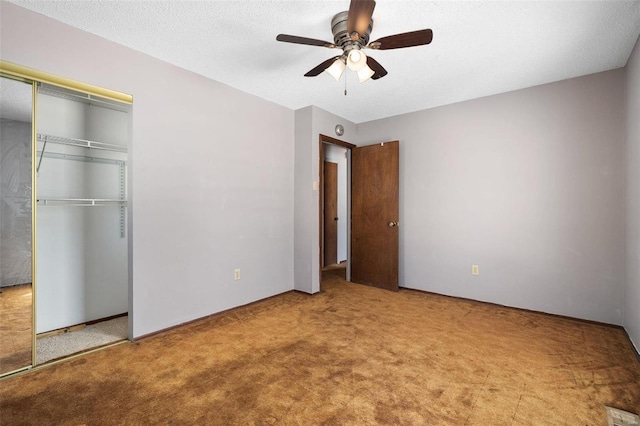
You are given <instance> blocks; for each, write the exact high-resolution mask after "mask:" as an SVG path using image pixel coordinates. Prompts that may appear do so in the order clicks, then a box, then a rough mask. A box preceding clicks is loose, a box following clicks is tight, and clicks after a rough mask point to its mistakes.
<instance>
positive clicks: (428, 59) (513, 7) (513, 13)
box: [12, 0, 640, 123]
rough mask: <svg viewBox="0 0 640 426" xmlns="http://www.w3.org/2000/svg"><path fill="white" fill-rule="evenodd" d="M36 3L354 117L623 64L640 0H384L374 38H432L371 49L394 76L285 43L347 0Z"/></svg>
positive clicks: (249, 88) (309, 33)
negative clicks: (367, 75) (426, 32)
mask: <svg viewBox="0 0 640 426" xmlns="http://www.w3.org/2000/svg"><path fill="white" fill-rule="evenodd" d="M12 1H13V2H14V3H16V4H18V5H20V6H22V7H25V8H27V9H31V10H33V11H36V12H39V13H42V14H44V15H47V16H50V17H51V18H54V19H56V20H59V21H62V22H65V23H67V24H69V25H72V26H74V27H77V28H80V29H82V30H85V31H88V32H91V33H94V34H97V35H99V36H101V37H104V38H106V39H109V40H113V41H115V42H117V43H120V44H122V45H125V46H128V47H131V48H133V49H135V50H138V51H141V52H145V53H147V54H149V55H151V56H154V57H156V58H159V59H162V60H164V61H167V62H170V63H172V64H175V65H178V66H180V67H183V68H186V69H189V70H192V71H194V72H196V73H199V74H202V75H204V76H207V77H210V78H212V79H214V80H217V81H220V82H223V83H225V84H228V85H229V86H232V87H235V88H238V89H240V90H243V91H245V92H248V93H252V94H255V95H257V96H259V97H262V98H264V99H268V100H270V101H273V102H275V103H278V104H281V105H284V106H286V107H289V108H292V109H298V108H302V107H305V106H308V105H316V106H318V107H320V108H323V109H325V110H327V111H330V112H332V113H334V114H337V115H339V116H341V117H344V118H346V119H348V120H351V121H353V122H355V123H361V122H365V121H369V120H374V119H378V118H383V117H389V116H393V115H398V114H402V113H406V112H410V111H416V110H421V109H425V108H431V107H435V106H438V105H445V104H450V103H454V102H459V101H463V100H467V99H473V98H478V97H481V96H487V95H492V94H496V93H501V92H506V91H511V90H516V89H521V88H525V87H530V86H535V85H539V84H543V83H549V82H553V81H558V80H563V79H566V78H571V77H577V76H581V75H586V74H591V73H596V72H600V71H606V70H611V69H615V68H619V67H623V66H624V65H625V64H626V62H627V59H628V58H629V55H630V53H631V50H632V49H633V46H634V44H635V42H636V40H637V38H638V35H639V34H640V1H638V0H635V1H465V2H461V1H429V2H427V1H404V0H403V1H399V0H378V1H377V6H376V9H375V12H374V28H373V32H372V35H371V39H372V40H375V39H377V38H380V37H383V36H387V35H391V34H396V33H401V32H406V31H413V30H418V29H423V28H431V29H433V32H434V38H433V42H432V43H431V44H430V45H428V46H419V47H412V48H407V49H399V50H387V51H371V50H369V51H368V53H371V56H373V57H374V58H375V59H377V60H378V62H380V63H381V64H382V65H383V66H384V67H385V68H386V69H387V71H388V72H389V74H388V75H387V76H386V77H384V78H382V79H379V80H377V81H373V80H369V81H367V82H365V83H362V84H360V83H358V81H357V78H356V75H355V74H354V73H353V72H346V73H345V74H346V75H347V77H348V78H347V87H348V96H346V97H345V96H344V93H343V92H344V76H343V78H342V80H341V81H340V83H337V82H336V81H335V80H333V78H331V77H330V76H329V75H327V74H326V73H323V74H321V75H320V76H318V77H314V78H308V77H303V74H304V73H305V72H307V71H309V70H310V69H311V68H313V67H315V66H316V65H318V64H319V63H320V62H322V61H324V60H325V59H328V58H330V57H332V56H335V55H337V54H339V51H338V50H331V49H326V48H324V47H314V46H303V45H297V44H289V43H280V42H277V41H276V40H275V38H276V35H277V34H279V33H285V34H292V35H298V36H304V37H311V38H317V39H321V40H327V41H333V40H332V35H331V30H330V22H331V18H332V17H333V15H335V14H336V13H338V12H340V11H343V10H347V9H348V8H349V1H348V0H342V1H324V0H316V1H303V0H298V1H274V0H271V1H266V0H264V1H177V0H174V1H143V0H139V1H117V0H109V1H106V0H88V1H77V0H74V1H68V0H65V1H51V0H48V1H32V0H27V1H25V0H12Z"/></svg>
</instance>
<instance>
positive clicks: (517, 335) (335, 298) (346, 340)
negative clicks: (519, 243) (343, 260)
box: [0, 271, 640, 425]
mask: <svg viewBox="0 0 640 426" xmlns="http://www.w3.org/2000/svg"><path fill="white" fill-rule="evenodd" d="M340 273H342V271H329V272H327V273H325V277H326V279H324V280H323V292H321V293H320V294H317V295H314V296H308V295H304V294H299V293H293V292H291V293H286V294H283V295H280V296H277V297H274V298H271V299H268V300H265V301H262V302H259V303H256V304H253V305H250V306H248V307H244V308H240V309H237V310H234V311H231V312H229V313H226V314H221V315H218V316H214V317H213V318H209V319H206V320H202V321H199V322H195V323H191V324H188V325H186V326H183V327H180V328H178V329H174V330H171V331H168V332H165V333H162V334H158V335H155V336H153V337H149V338H146V339H143V340H141V341H139V342H137V343H131V344H123V345H119V346H116V347H113V348H110V349H107V350H104V351H100V352H97V353H93V354H88V355H86V356H83V357H80V358H77V359H73V360H71V361H68V362H65V363H61V364H57V365H53V366H51V367H47V368H45V369H42V370H40V371H35V372H32V373H28V374H25V375H22V376H19V377H13V378H9V379H6V380H4V381H3V382H2V383H0V416H1V418H0V423H2V424H3V425H4V424H11V425H19V424H56V425H80V424H87V425H94V424H109V425H129V424H130V425H134V424H154V425H159V424H175V425H183V424H184V425H189V424H202V425H234V424H238V425H250V424H255V425H263V424H285V425H289V424H291V425H319V424H325V425H342V424H352V425H364V424H393V425H398V424H407V425H440V424H442V425H464V424H468V425H503V424H504V425H605V424H606V420H605V410H604V406H605V405H609V406H613V407H617V408H621V409H624V410H627V411H632V412H636V413H637V412H638V411H639V408H640V363H639V362H638V360H637V359H636V358H635V355H634V353H633V351H632V350H631V348H630V346H629V343H628V341H627V340H626V337H625V336H624V333H623V331H622V330H620V329H617V328H611V327H606V326H600V325H593V324H587V323H583V322H579V321H573V320H565V319H560V318H555V317H550V316H547V315H541V314H535V313H529V312H523V311H518V310H513V309H508V308H500V307H496V306H491V305H486V304H482V303H476V302H469V301H461V300H455V299H451V298H447V297H443V296H437V295H432V294H425V293H420V292H416V291H411V290H401V291H399V292H389V291H385V290H378V289H374V288H369V287H365V286H361V285H357V284H348V283H346V282H344V281H343V280H341V279H340V275H339V274H340Z"/></svg>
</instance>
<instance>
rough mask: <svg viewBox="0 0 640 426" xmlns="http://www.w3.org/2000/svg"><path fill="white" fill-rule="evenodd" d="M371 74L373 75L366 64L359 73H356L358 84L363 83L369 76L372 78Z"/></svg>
mask: <svg viewBox="0 0 640 426" xmlns="http://www.w3.org/2000/svg"><path fill="white" fill-rule="evenodd" d="M373 74H375V72H374V71H373V70H372V69H371V68H369V66H368V65H367V64H365V65H364V67H362V68H361V69H360V71H358V80H359V81H360V83H364V82H365V81H367V80H369V79H370V78H371V76H373Z"/></svg>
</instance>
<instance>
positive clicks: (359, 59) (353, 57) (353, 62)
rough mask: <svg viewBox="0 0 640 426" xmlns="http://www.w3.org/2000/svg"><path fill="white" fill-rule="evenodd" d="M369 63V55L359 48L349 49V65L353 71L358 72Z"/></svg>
mask: <svg viewBox="0 0 640 426" xmlns="http://www.w3.org/2000/svg"><path fill="white" fill-rule="evenodd" d="M366 65H367V55H365V54H364V52H363V51H361V50H359V49H353V50H351V51H349V55H348V56H347V66H348V67H349V69H350V70H351V71H355V72H358V71H360V70H361V69H362V68H364V67H365V66H366Z"/></svg>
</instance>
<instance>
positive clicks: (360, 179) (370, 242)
mask: <svg viewBox="0 0 640 426" xmlns="http://www.w3.org/2000/svg"><path fill="white" fill-rule="evenodd" d="M319 145H320V156H319V158H320V185H319V189H320V190H321V191H320V194H319V201H320V202H319V206H320V215H319V219H320V223H319V237H320V238H319V241H320V266H321V267H320V268H319V269H320V271H319V272H320V280H319V281H320V289H321V290H322V289H323V286H324V285H325V283H324V282H323V281H324V279H325V276H326V277H327V279H330V280H331V281H334V282H339V281H340V280H341V281H342V282H344V281H352V280H353V282H356V283H360V284H365V285H369V286H372V287H378V288H383V289H387V290H393V291H397V290H398V288H399V283H398V266H399V259H398V256H399V253H398V247H399V230H398V227H399V225H400V222H399V152H400V151H399V148H400V143H399V142H398V141H391V142H382V143H376V144H372V145H367V146H361V147H356V146H355V145H352V144H349V143H346V142H343V141H340V140H337V139H334V138H330V137H328V136H324V135H320V144H319ZM343 155H344V156H345V157H346V158H345V160H346V167H345V170H346V179H344V180H345V181H346V189H345V192H346V213H343V216H344V219H345V220H343V221H342V223H343V225H345V226H344V228H343V229H346V232H345V236H346V243H345V246H346V253H344V255H343V256H342V257H341V256H340V253H339V248H340V244H339V241H340V236H339V235H338V234H339V233H338V230H339V229H340V228H339V226H340V224H341V222H340V221H341V214H340V213H339V212H338V210H339V208H338V207H337V205H338V203H339V200H340V197H339V196H338V197H337V200H336V201H334V195H333V193H334V192H335V193H338V191H339V188H340V183H339V182H338V183H337V186H338V189H335V188H334V186H333V185H334V184H333V182H332V181H333V180H334V179H335V180H336V181H339V179H338V178H337V177H335V176H336V175H339V174H340V173H339V168H338V163H337V162H336V161H338V162H339V160H341V158H342V156H343ZM331 160H333V161H331ZM334 164H335V165H334ZM334 169H338V170H337V171H336V170H334ZM334 204H335V205H336V207H335V208H334ZM336 218H337V219H336ZM336 222H337V226H336ZM345 222H346V223H345ZM336 228H337V229H336ZM334 235H335V238H334ZM336 240H337V241H338V242H337V243H336ZM334 245H337V249H336V257H335V259H336V260H335V263H334V252H333V249H334ZM342 259H344V261H342Z"/></svg>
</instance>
